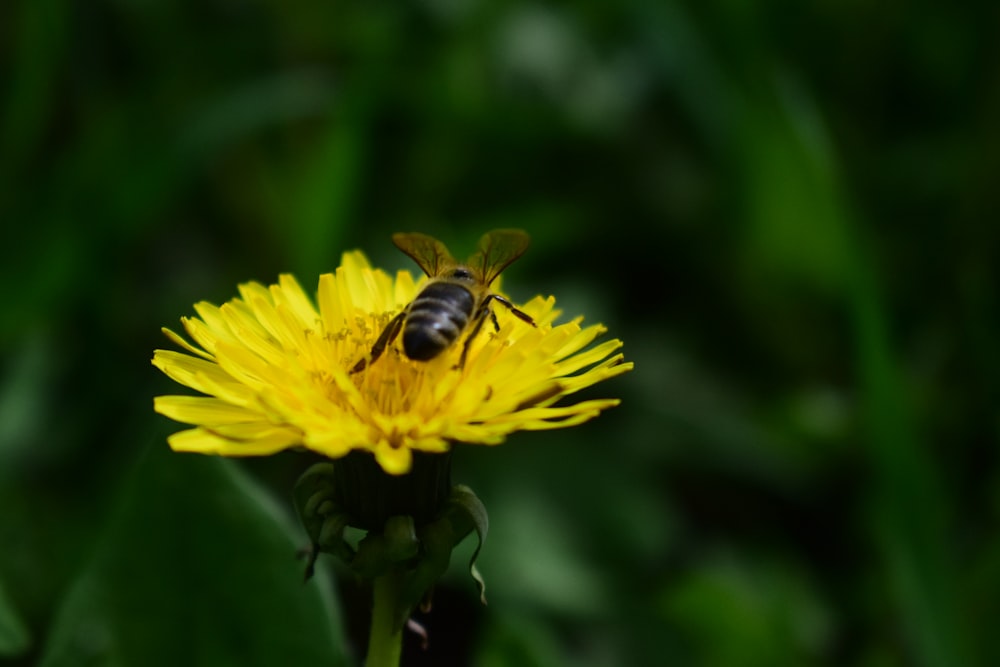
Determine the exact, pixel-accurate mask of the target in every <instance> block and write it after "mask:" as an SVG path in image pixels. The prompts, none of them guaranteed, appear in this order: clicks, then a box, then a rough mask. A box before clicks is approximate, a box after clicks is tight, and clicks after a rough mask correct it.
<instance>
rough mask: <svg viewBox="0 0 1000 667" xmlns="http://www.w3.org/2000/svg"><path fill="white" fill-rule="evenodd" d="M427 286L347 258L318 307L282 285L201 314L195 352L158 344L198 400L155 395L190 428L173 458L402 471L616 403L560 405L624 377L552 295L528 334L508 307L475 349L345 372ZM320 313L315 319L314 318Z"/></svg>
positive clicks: (392, 352)
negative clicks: (364, 460) (325, 462)
mask: <svg viewBox="0 0 1000 667" xmlns="http://www.w3.org/2000/svg"><path fill="white" fill-rule="evenodd" d="M420 285H421V283H420V282H417V281H415V280H414V278H413V276H412V275H411V274H410V273H409V272H407V271H400V272H399V273H398V274H397V275H396V277H395V279H393V278H392V277H391V276H389V275H388V274H386V273H385V272H384V271H381V270H378V269H373V268H372V267H371V266H369V264H368V261H367V260H366V259H365V257H364V255H362V254H361V253H360V252H348V253H345V254H344V256H343V260H342V263H341V266H340V267H339V268H338V269H337V271H336V273H335V274H324V275H323V276H321V277H320V280H319V290H318V293H317V299H316V305H314V303H313V302H312V301H311V300H310V299H309V297H308V296H306V293H305V292H304V291H303V290H302V288H301V287H300V286H299V284H298V283H297V282H296V280H295V279H294V278H293V277H292V276H290V275H283V276H281V277H280V279H279V282H278V284H276V285H271V286H269V287H265V286H263V285H261V284H259V283H246V284H243V285H241V286H240V288H239V291H240V297H239V298H236V299H233V300H231V301H229V302H227V303H225V304H223V305H222V306H214V305H211V304H209V303H206V302H202V303H198V304H196V305H195V311H196V312H197V314H198V317H192V318H183V320H182V321H183V324H184V328H185V330H186V331H187V333H188V335H189V336H190V338H191V339H192V340H193V341H194V343H195V344H193V345H192V344H191V343H189V342H187V341H186V340H184V339H183V338H182V337H181V336H179V335H177V334H176V333H174V332H172V331H170V330H168V329H165V330H164V331H165V333H166V334H167V336H168V337H170V338H171V339H172V340H173V341H174V342H175V343H176V344H177V345H179V346H180V347H182V348H183V349H184V350H185V351H186V352H175V351H169V350H156V352H155V353H154V356H153V365H154V366H156V367H157V368H159V369H160V370H162V371H163V372H164V373H166V374H167V375H168V376H170V377H171V378H172V379H173V380H175V381H177V382H178V383H180V384H182V385H185V386H188V387H191V388H193V389H195V390H197V391H199V392H202V393H203V394H205V396H160V397H157V398H156V399H155V403H154V407H155V409H156V411H157V412H159V413H161V414H163V415H166V416H167V417H170V418H171V419H175V420H177V421H179V422H183V423H186V424H191V425H193V426H194V428H192V429H189V430H185V431H181V432H179V433H176V434H174V435H172V436H171V437H170V438H169V443H170V446H171V447H172V448H173V449H174V450H176V451H192V452H201V453H205V454H219V455H223V456H254V455H265V454H272V453H275V452H278V451H281V450H284V449H289V448H295V447H305V448H307V449H310V450H313V451H315V452H318V453H320V454H323V455H325V456H328V457H331V458H340V457H342V456H344V455H346V454H347V453H349V452H351V451H353V450H367V451H370V452H372V453H373V454H374V455H375V459H376V461H377V462H378V463H379V465H380V466H381V467H382V469H383V470H385V471H386V472H387V473H390V474H394V475H399V474H404V473H407V472H408V471H409V470H410V467H411V465H412V452H413V451H425V452H445V451H448V449H449V447H450V446H451V443H453V442H462V443H470V444H484V445H495V444H498V443H500V442H503V440H504V439H505V437H506V436H507V435H508V434H509V433H512V432H513V431H517V430H539V429H550V428H561V427H565V426H573V425H575V424H579V423H581V422H584V421H586V420H588V419H591V418H592V417H594V416H596V415H597V414H598V413H599V412H600V411H601V410H603V409H605V408H608V407H611V406H614V405H617V403H618V401H617V400H616V399H601V400H588V401H583V402H580V403H576V404H573V405H564V406H559V405H556V403H557V402H558V401H559V400H560V399H561V398H563V397H564V396H567V395H569V394H573V393H575V392H577V391H579V390H581V389H584V388H586V387H589V386H591V385H593V384H595V383H597V382H600V381H601V380H606V379H608V378H611V377H614V376H616V375H620V374H622V373H624V372H626V371H628V370H630V369H631V368H632V364H631V363H623V360H622V359H623V358H622V355H621V354H620V353H618V349H619V348H620V347H621V342H620V341H618V340H610V341H606V342H603V343H601V344H598V345H594V346H591V343H593V342H594V340H595V339H596V338H597V337H598V336H599V335H600V334H601V333H603V332H604V328H603V327H602V326H601V325H591V326H589V327H586V328H582V327H581V326H580V319H579V318H578V319H575V320H572V321H570V322H567V323H564V324H555V323H554V322H555V319H556V318H557V317H558V315H559V311H558V310H556V308H555V300H554V299H553V298H551V297H549V298H547V299H543V298H541V297H535V298H534V299H532V300H531V301H529V302H528V303H526V304H524V305H523V306H521V309H522V310H523V311H524V312H526V313H527V314H529V315H530V316H531V317H532V318H533V319H534V321H535V323H536V324H537V327H532V326H530V325H528V324H525V323H524V322H523V321H521V320H519V319H518V318H516V317H514V316H513V315H512V314H511V313H509V312H508V311H507V310H506V309H504V308H497V309H495V314H496V317H497V321H498V324H499V331H494V330H493V327H492V326H489V327H483V329H482V331H480V332H479V334H478V335H477V337H476V340H474V341H472V343H471V344H470V345H469V351H468V357H467V360H466V363H465V364H464V365H463V366H462V367H461V368H456V364H457V362H458V359H459V355H460V354H461V348H462V345H454V346H452V348H451V349H449V350H447V351H446V352H445V353H444V354H441V355H440V356H439V357H437V358H435V359H433V360H431V361H428V362H419V361H412V360H410V359H408V358H406V356H405V355H403V354H402V353H401V352H399V351H397V350H396V349H395V348H393V349H389V350H387V351H386V352H385V354H384V355H383V356H382V357H381V358H380V359H379V360H378V361H377V362H376V363H373V364H371V365H370V366H369V367H367V368H365V369H364V370H363V371H361V372H359V373H354V374H352V373H350V370H351V368H352V367H353V366H355V364H356V363H357V362H358V360H360V359H362V358H364V356H365V355H366V354H368V353H369V351H370V350H371V347H372V344H373V343H374V341H375V339H376V338H377V337H378V335H379V333H380V332H381V331H382V329H383V328H384V327H385V325H386V324H387V323H388V322H389V321H390V320H391V319H392V317H393V315H394V314H396V313H398V312H400V310H401V309H403V308H405V307H406V305H407V304H408V303H409V302H410V301H412V300H413V298H414V297H415V296H416V295H417V293H418V291H419V288H420ZM317 306H318V308H317Z"/></svg>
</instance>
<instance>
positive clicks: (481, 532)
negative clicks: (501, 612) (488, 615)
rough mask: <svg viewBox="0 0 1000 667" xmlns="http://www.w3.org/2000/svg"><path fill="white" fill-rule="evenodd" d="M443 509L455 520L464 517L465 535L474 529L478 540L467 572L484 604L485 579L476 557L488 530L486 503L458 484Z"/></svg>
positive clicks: (488, 519)
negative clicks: (466, 524)
mask: <svg viewBox="0 0 1000 667" xmlns="http://www.w3.org/2000/svg"><path fill="white" fill-rule="evenodd" d="M445 511H446V512H452V513H453V514H454V516H455V518H456V520H459V521H460V520H462V519H464V520H465V521H466V522H467V523H468V524H470V525H469V528H466V529H465V535H468V533H469V530H475V531H476V537H477V538H478V539H479V542H478V544H476V550H475V551H473V552H472V558H470V559H469V574H470V575H472V578H473V579H474V580H475V581H476V586H478V588H479V601H480V602H482V603H483V604H486V580H485V579H483V575H482V574H480V572H479V570H478V569H477V568H476V559H477V558H479V552H480V551H481V550H482V548H483V543H484V542H486V534H487V533H488V532H489V530H490V517H489V514H487V513H486V505H484V504H483V501H481V500H480V499H479V497H478V496H477V495H476V494H475V493H473V491H472V489H470V488H469V487H467V486H465V485H462V484H458V485H456V486H453V487H452V489H451V496H450V497H449V498H448V508H447V509H446V510H445ZM463 537H464V535H463Z"/></svg>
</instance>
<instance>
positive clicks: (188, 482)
mask: <svg viewBox="0 0 1000 667" xmlns="http://www.w3.org/2000/svg"><path fill="white" fill-rule="evenodd" d="M129 477H130V479H129V482H128V483H127V485H126V488H124V489H123V490H122V492H121V497H120V498H119V499H118V500H117V501H116V503H115V505H116V512H115V515H114V516H113V517H112V518H111V520H110V522H109V524H108V525H107V526H106V527H105V529H104V530H105V533H104V534H102V535H101V538H100V540H99V541H98V544H97V548H96V550H95V553H94V554H93V555H92V556H91V558H89V559H87V561H86V562H85V564H84V567H83V568H82V570H81V572H80V574H79V576H78V577H77V578H76V580H75V581H74V582H73V583H72V585H71V586H70V587H69V589H68V591H67V594H66V597H65V598H64V600H63V601H62V603H61V605H60V608H59V610H58V611H57V613H56V617H55V623H54V625H53V628H52V631H51V633H50V635H49V637H48V644H47V647H46V650H45V653H44V657H43V659H42V661H41V664H42V665H43V666H45V667H62V666H70V665H84V664H85V665H95V664H99V665H140V664H141V665H180V664H184V665H213V666H215V665H262V666H263V665H281V664H290V663H294V664H323V665H337V664H347V658H346V650H345V647H344V643H343V640H342V639H341V635H340V632H339V630H338V628H339V624H340V614H339V613H338V612H337V607H336V605H335V604H334V603H333V601H332V599H331V595H330V593H331V591H330V581H329V579H328V578H327V577H320V578H319V581H318V582H314V583H313V584H311V585H306V586H304V585H303V584H302V578H301V577H302V575H301V565H300V563H299V562H298V561H297V560H296V559H295V551H296V548H297V546H298V545H297V544H296V542H295V540H296V538H297V535H296V537H293V532H292V531H291V525H293V524H291V522H290V520H289V518H288V517H287V513H286V512H285V511H283V510H284V508H278V507H276V506H275V504H274V500H273V499H272V498H270V497H268V496H267V495H266V494H264V493H263V492H262V490H261V489H259V488H258V487H257V486H256V484H254V483H252V482H251V481H250V480H248V479H247V478H245V476H244V475H243V474H242V473H241V472H240V471H239V470H238V469H237V468H235V467H234V466H233V464H232V462H230V461H223V460H217V459H209V458H200V457H176V456H172V455H171V454H170V453H169V452H164V451H162V449H161V448H159V447H157V448H156V449H155V450H153V451H151V452H149V453H147V454H146V455H145V456H144V457H143V460H142V461H141V462H140V463H139V465H138V466H137V467H136V468H135V469H134V470H133V471H132V473H131V474H130V476H129Z"/></svg>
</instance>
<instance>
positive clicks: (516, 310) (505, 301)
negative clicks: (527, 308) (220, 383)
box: [485, 294, 537, 330]
mask: <svg viewBox="0 0 1000 667" xmlns="http://www.w3.org/2000/svg"><path fill="white" fill-rule="evenodd" d="M490 299H496V300H497V301H499V302H500V303H502V304H503V305H505V306H506V307H507V310H509V311H510V312H512V313H513V314H514V315H515V316H517V317H518V318H519V319H521V320H524V321H525V322H527V323H528V324H530V325H531V326H533V327H534V326H537V325H536V324H535V320H534V318H532V317H531V315H529V314H528V313H526V312H524V311H523V310H521V309H519V308H517V307H516V306H515V305H514V304H512V303H511V302H510V300H509V299H506V298H504V297H502V296H500V295H499V294H490V295H489V296H488V297H486V299H485V303H489V301H490ZM490 314H491V315H492V313H490ZM493 321H494V322H496V316H495V315H494V317H493ZM497 330H499V327H497Z"/></svg>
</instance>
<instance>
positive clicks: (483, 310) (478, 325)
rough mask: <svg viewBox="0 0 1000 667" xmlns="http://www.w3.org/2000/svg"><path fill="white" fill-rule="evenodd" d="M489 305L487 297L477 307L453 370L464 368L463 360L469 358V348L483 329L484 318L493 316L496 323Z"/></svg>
mask: <svg viewBox="0 0 1000 667" xmlns="http://www.w3.org/2000/svg"><path fill="white" fill-rule="evenodd" d="M489 303H490V300H489V297H487V298H486V299H484V300H483V304H482V305H481V306H479V310H477V311H476V314H475V315H474V316H473V320H474V324H473V325H472V329H470V330H469V334H468V335H467V336H466V337H465V344H464V345H462V356H461V357H459V359H458V365H457V366H455V368H458V369H462V368H465V358H466V357H467V356H469V346H470V345H472V341H473V339H474V338H475V337H476V334H478V333H479V330H480V329H482V328H483V322H485V321H486V316H487V315H490V316H493V318H494V321H496V316H495V315H493V311H491V310H490V306H489Z"/></svg>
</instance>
